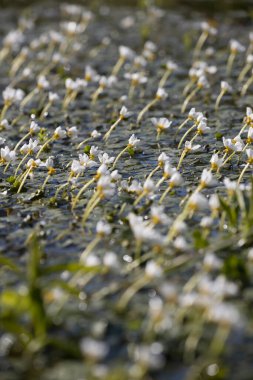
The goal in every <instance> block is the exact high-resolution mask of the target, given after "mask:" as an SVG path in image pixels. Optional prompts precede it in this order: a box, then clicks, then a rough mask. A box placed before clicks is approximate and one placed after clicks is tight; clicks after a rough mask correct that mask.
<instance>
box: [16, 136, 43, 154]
mask: <svg viewBox="0 0 253 380" xmlns="http://www.w3.org/2000/svg"><path fill="white" fill-rule="evenodd" d="M38 144H39V142H38V141H37V140H33V139H29V143H28V144H24V145H23V146H22V147H21V148H20V152H21V153H22V154H27V153H29V154H32V153H36V152H37V151H38V150H39V148H40V146H39V145H38Z"/></svg>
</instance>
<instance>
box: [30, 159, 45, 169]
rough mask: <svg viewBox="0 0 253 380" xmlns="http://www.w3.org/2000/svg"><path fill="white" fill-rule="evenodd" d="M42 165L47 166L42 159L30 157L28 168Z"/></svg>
mask: <svg viewBox="0 0 253 380" xmlns="http://www.w3.org/2000/svg"><path fill="white" fill-rule="evenodd" d="M40 166H45V164H44V163H43V162H42V161H41V160H40V159H37V160H34V159H33V158H30V160H29V161H28V162H27V163H26V167H27V169H35V168H38V167H40Z"/></svg>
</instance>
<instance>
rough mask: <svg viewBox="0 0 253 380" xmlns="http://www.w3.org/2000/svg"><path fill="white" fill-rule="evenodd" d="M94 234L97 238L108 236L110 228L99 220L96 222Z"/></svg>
mask: <svg viewBox="0 0 253 380" xmlns="http://www.w3.org/2000/svg"><path fill="white" fill-rule="evenodd" d="M96 232H97V234H98V235H99V236H101V237H104V236H108V235H110V234H111V232H112V228H111V226H110V224H109V223H107V222H105V221H103V220H99V221H98V222H97V226H96Z"/></svg>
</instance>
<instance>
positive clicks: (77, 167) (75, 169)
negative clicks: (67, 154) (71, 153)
mask: <svg viewBox="0 0 253 380" xmlns="http://www.w3.org/2000/svg"><path fill="white" fill-rule="evenodd" d="M83 171H84V167H83V166H82V165H81V164H80V162H79V161H78V160H73V161H72V164H71V173H73V174H74V175H77V174H81V173H82V172H83Z"/></svg>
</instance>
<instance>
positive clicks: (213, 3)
mask: <svg viewBox="0 0 253 380" xmlns="http://www.w3.org/2000/svg"><path fill="white" fill-rule="evenodd" d="M43 2H44V3H52V2H54V3H56V2H58V3H64V2H66V3H70V4H71V3H75V4H83V5H89V6H94V7H95V6H97V5H103V4H104V5H106V4H110V5H114V6H133V7H137V6H139V7H141V6H147V5H148V4H150V5H156V6H159V7H164V8H176V7H178V6H184V7H189V8H194V9H196V10H199V11H208V12H217V11H226V10H231V9H233V10H236V9H238V10H247V11H250V12H251V11H252V12H253V0H79V1H78V0H76V1H71V0H70V1H62V0H53V1H52V0H51V1H48V0H12V1H10V0H0V8H1V7H7V6H8V7H10V6H27V5H29V4H32V3H40V4H42V3H43Z"/></svg>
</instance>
